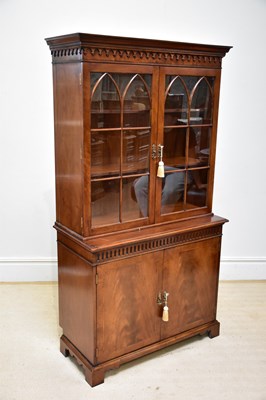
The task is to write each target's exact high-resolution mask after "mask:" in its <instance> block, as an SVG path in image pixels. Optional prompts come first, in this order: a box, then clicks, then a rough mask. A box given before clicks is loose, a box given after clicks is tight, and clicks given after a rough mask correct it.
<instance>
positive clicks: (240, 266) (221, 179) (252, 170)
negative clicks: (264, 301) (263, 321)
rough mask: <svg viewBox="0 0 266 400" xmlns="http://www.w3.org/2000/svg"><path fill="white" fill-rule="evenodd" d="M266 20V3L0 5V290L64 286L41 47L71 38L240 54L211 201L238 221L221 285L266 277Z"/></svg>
mask: <svg viewBox="0 0 266 400" xmlns="http://www.w3.org/2000/svg"><path fill="white" fill-rule="evenodd" d="M265 16H266V1H265V0H235V1H231V0H224V1H222V2H221V1H220V2H218V1H214V0H202V1H201V2H198V1H196V0H190V1H186V2H185V1H182V2H181V1H179V0H167V1H166V0H160V1H158V2H154V0H135V1H134V2H132V1H128V0H113V1H110V0H102V1H100V2H99V1H98V2H97V1H94V2H92V1H88V0H76V1H75V2H73V1H71V2H70V1H69V0H46V1H37V0H23V1H19V0H0V38H1V47H0V51H1V64H0V67H1V81H0V135H1V136H0V168H1V169H0V170H1V175H0V176H1V192H0V194H1V196H0V199H1V204H0V281H1V280H2V281H12V280H22V281H23V280H24V281H25V280H26V281H27V280H53V279H56V235H55V231H54V229H53V228H52V225H53V223H54V220H55V194H54V150H53V104H52V68H51V56H50V52H49V49H48V46H47V45H46V43H45V41H44V38H46V37H51V36H57V35H62V34H68V33H74V32H85V33H99V34H108V35H118V36H133V37H144V38H154V39H166V40H173V41H185V42H198V43H209V44H220V45H232V46H234V48H233V49H232V50H231V51H230V52H229V54H227V56H226V57H225V58H224V60H223V73H222V87H221V96H220V114H219V128H218V147H217V165H216V174H215V178H216V181H215V190H214V203H213V210H214V212H215V213H216V214H217V215H220V216H223V217H227V218H229V219H230V224H226V225H225V227H224V237H223V246H222V269H221V278H222V279H262V278H264V279H266V238H265V228H264V227H265V226H266V213H265V207H266V173H265V171H266V165H265V148H266V129H265V123H264V113H266V96H265V93H266V84H265V82H266V79H265V76H264V75H265V65H266V52H265V38H266V24H265ZM263 228H264V229H263Z"/></svg>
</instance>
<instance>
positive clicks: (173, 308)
mask: <svg viewBox="0 0 266 400" xmlns="http://www.w3.org/2000/svg"><path fill="white" fill-rule="evenodd" d="M219 262H220V238H212V239H208V240H204V241H200V242H195V243H190V244H186V245H183V246H178V247H176V248H173V249H168V250H165V253H164V267H163V288H164V290H165V291H166V292H168V293H169V296H168V307H169V320H168V322H162V339H163V338H167V337H170V336H174V335H176V334H178V333H180V332H184V331H186V330H189V329H192V328H195V327H197V326H200V325H202V324H204V323H207V322H210V321H213V320H214V319H215V318H216V304H217V287H218V277H219Z"/></svg>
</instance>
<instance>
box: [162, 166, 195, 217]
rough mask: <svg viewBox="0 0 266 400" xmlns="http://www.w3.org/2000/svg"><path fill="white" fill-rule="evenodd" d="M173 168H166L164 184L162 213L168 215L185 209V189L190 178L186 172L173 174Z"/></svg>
mask: <svg viewBox="0 0 266 400" xmlns="http://www.w3.org/2000/svg"><path fill="white" fill-rule="evenodd" d="M171 170H173V168H171V167H167V166H166V167H165V178H164V179H163V182H162V197H161V213H162V214H168V213H172V212H177V211H182V210H183V209H184V188H185V184H186V176H187V181H188V182H189V181H190V177H189V176H188V174H187V173H186V172H185V171H178V172H172V173H170V171H171Z"/></svg>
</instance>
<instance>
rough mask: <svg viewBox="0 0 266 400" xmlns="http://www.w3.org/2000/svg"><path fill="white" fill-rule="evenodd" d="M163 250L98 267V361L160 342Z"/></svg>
mask: <svg viewBox="0 0 266 400" xmlns="http://www.w3.org/2000/svg"><path fill="white" fill-rule="evenodd" d="M162 261H163V251H159V252H156V253H149V254H145V255H140V256H135V257H131V258H128V259H124V260H119V261H114V262H110V263H107V264H104V265H100V266H98V267H97V273H98V285H97V362H98V363H100V362H104V361H107V360H110V359H112V358H115V357H118V356H121V355H123V354H126V353H129V352H132V351H134V350H137V349H139V348H141V347H144V346H146V345H149V344H151V343H154V342H157V341H158V340H159V339H160V325H161V321H160V313H159V310H158V305H157V295H158V292H159V287H160V286H159V285H160V281H161V273H162Z"/></svg>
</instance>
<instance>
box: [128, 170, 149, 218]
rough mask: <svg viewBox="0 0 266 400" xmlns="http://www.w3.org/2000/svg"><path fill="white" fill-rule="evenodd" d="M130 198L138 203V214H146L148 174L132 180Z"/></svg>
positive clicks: (143, 215) (145, 215)
mask: <svg viewBox="0 0 266 400" xmlns="http://www.w3.org/2000/svg"><path fill="white" fill-rule="evenodd" d="M131 193H132V198H133V200H135V201H136V203H137V204H138V209H139V211H140V216H142V217H147V216H148V199H149V176H148V175H143V176H140V177H138V178H136V179H135V180H134V181H133V187H132V192H131Z"/></svg>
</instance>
